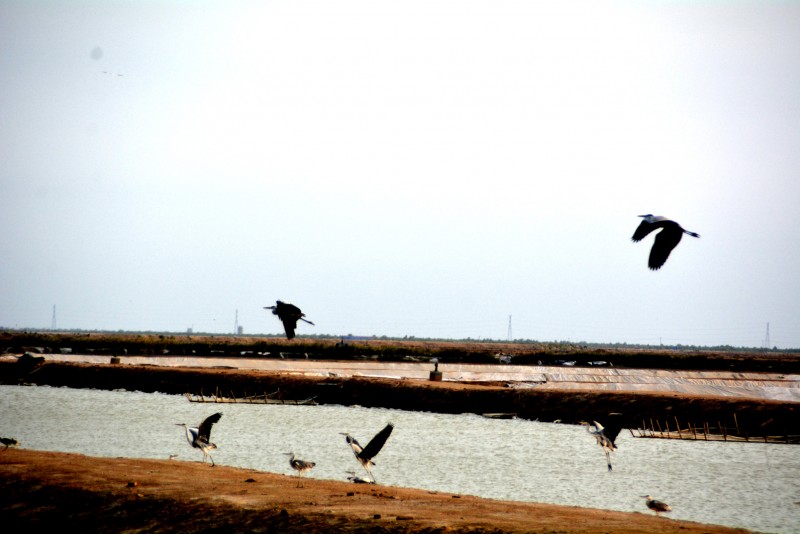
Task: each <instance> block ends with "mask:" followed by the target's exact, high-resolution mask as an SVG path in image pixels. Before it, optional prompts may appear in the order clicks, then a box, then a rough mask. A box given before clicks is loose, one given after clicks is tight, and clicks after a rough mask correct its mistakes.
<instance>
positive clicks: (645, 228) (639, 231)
mask: <svg viewBox="0 0 800 534" xmlns="http://www.w3.org/2000/svg"><path fill="white" fill-rule="evenodd" d="M655 229H656V225H654V224H652V223H649V222H647V221H642V222H641V223H639V226H638V227H637V228H636V231H635V232H633V237H631V240H633V242H634V243H635V242H638V241H641V240H642V239H644V238H645V237H647V234H649V233H650V232H652V231H653V230H655Z"/></svg>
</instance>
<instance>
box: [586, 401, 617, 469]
mask: <svg viewBox="0 0 800 534" xmlns="http://www.w3.org/2000/svg"><path fill="white" fill-rule="evenodd" d="M621 419H622V418H621V416H620V414H618V413H612V414H609V417H608V420H607V421H606V426H603V425H601V424H600V423H598V422H597V421H592V422H591V423H581V424H582V425H584V426H585V427H586V430H587V431H588V432H589V433H590V434H591V435H593V436H594V438H595V440H596V441H597V444H598V445H600V447H601V448H602V449H603V453H605V455H606V464H607V465H608V470H609V471H611V470H612V467H611V453H612V452H614V451H616V450H617V445H616V443H615V441H616V439H617V436H619V433H620V431H621V430H622V421H621Z"/></svg>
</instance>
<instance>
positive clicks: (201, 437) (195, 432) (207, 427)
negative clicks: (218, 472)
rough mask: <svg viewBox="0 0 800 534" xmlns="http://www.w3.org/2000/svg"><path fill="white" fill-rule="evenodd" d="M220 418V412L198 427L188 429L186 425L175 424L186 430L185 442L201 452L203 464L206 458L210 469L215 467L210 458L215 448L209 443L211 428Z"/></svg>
mask: <svg viewBox="0 0 800 534" xmlns="http://www.w3.org/2000/svg"><path fill="white" fill-rule="evenodd" d="M221 417H222V412H217V413H215V414H213V415H209V416H208V417H206V418H205V420H204V421H203V422H202V423H200V426H199V427H190V426H188V425H187V424H186V423H176V424H177V425H178V426H182V427H183V428H184V429H185V430H186V441H188V442H189V445H191V446H192V447H194V448H195V449H200V450H201V451H202V452H203V463H205V461H206V458H209V459H210V460H211V467H214V465H216V464H215V463H214V458H212V457H211V451H212V450H214V449H216V448H217V446H216V444H214V443H211V427H212V426H213V425H214V423H216V422H217V421H219V420H220V418H221Z"/></svg>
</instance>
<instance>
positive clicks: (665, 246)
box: [631, 214, 700, 271]
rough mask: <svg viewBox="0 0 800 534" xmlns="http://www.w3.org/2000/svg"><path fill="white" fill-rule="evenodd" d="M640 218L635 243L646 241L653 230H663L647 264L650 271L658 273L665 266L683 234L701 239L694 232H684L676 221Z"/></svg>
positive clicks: (650, 215)
mask: <svg viewBox="0 0 800 534" xmlns="http://www.w3.org/2000/svg"><path fill="white" fill-rule="evenodd" d="M639 217H642V222H641V224H639V227H638V228H636V231H635V232H634V233H633V237H632V238H631V239H632V240H633V242H634V243H637V242H639V241H641V240H642V239H644V238H645V237H646V236H647V234H649V233H650V232H652V231H653V230H656V229H658V228H661V231H660V232H658V233H657V234H656V238H655V241H654V242H653V248H651V249H650V259H649V260H648V263H647V265H648V266H649V267H650V269H652V270H654V271H657V270H658V269H660V268H661V267H662V266H663V265H664V263H665V262H666V261H667V258H669V253H670V252H672V249H674V248H675V247H677V246H678V243H680V242H681V237H683V234H689V235H690V236H692V237H700V236H699V235H698V234H696V233H694V232H690V231H689V230H684V229H683V227H682V226H681V225H680V224H678V223H676V222H675V221H671V220H669V219H667V218H666V217H661V216H660V215H659V216H656V215H652V214H647V215H639Z"/></svg>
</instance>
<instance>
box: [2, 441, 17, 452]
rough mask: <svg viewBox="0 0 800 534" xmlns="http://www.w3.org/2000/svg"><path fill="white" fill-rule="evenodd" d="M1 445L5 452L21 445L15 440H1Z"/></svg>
mask: <svg viewBox="0 0 800 534" xmlns="http://www.w3.org/2000/svg"><path fill="white" fill-rule="evenodd" d="M0 443H2V444H3V450H4V451H5V450H6V449H7V448H9V447H16V446H17V445H19V441H17V440H16V439H14V438H0Z"/></svg>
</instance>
